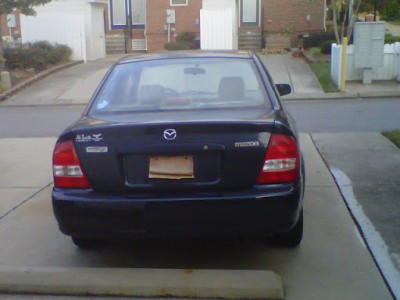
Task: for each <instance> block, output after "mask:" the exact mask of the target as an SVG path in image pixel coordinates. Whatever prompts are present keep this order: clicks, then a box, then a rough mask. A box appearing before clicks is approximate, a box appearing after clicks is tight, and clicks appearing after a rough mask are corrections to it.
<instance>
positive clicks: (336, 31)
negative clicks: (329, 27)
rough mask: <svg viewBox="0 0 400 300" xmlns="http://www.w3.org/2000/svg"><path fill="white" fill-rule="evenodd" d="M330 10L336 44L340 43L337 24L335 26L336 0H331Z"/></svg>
mask: <svg viewBox="0 0 400 300" xmlns="http://www.w3.org/2000/svg"><path fill="white" fill-rule="evenodd" d="M332 12H333V29H334V32H335V38H336V43H337V44H338V45H340V44H341V41H340V38H339V31H338V26H337V12H336V1H335V0H333V1H332Z"/></svg>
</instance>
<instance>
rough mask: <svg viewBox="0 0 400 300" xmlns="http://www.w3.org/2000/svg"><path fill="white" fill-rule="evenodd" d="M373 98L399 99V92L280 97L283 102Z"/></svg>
mask: <svg viewBox="0 0 400 300" xmlns="http://www.w3.org/2000/svg"><path fill="white" fill-rule="evenodd" d="M374 98H400V92H375V93H351V94H350V93H340V92H338V93H325V94H298V95H296V94H294V95H291V96H287V97H282V98H281V99H282V100H283V101H299V100H346V99H374Z"/></svg>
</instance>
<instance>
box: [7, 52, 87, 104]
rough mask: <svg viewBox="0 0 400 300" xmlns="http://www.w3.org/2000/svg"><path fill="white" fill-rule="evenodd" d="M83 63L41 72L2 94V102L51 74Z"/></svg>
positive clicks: (63, 65)
mask: <svg viewBox="0 0 400 300" xmlns="http://www.w3.org/2000/svg"><path fill="white" fill-rule="evenodd" d="M81 63H83V60H79V61H73V62H69V63H66V64H62V65H59V66H55V67H52V68H50V69H47V70H44V71H42V72H39V73H38V74H36V75H35V76H33V77H31V78H29V79H27V80H26V81H24V82H21V83H19V84H17V85H16V86H14V87H12V88H11V89H8V90H6V91H5V92H4V93H2V94H0V101H4V100H6V99H7V98H9V97H10V96H12V95H14V94H16V93H17V92H19V91H20V90H22V89H24V88H26V87H28V86H29V85H31V84H33V83H35V82H36V81H39V80H41V79H43V78H44V77H47V76H48V75H50V74H53V73H56V72H58V71H61V70H63V69H67V68H70V67H73V66H75V65H78V64H81Z"/></svg>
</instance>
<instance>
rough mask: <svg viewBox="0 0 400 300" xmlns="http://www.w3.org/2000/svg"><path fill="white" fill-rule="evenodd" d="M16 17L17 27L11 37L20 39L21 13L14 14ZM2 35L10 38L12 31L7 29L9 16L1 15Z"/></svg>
mask: <svg viewBox="0 0 400 300" xmlns="http://www.w3.org/2000/svg"><path fill="white" fill-rule="evenodd" d="M13 14H15V16H16V22H17V27H16V28H12V29H11V35H12V36H13V38H14V39H18V38H20V37H21V25H20V18H19V16H20V13H19V11H16V12H14V13H13ZM0 23H1V33H2V36H9V35H10V30H9V28H8V27H7V15H1V20H0Z"/></svg>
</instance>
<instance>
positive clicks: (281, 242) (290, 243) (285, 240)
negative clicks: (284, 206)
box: [273, 209, 303, 247]
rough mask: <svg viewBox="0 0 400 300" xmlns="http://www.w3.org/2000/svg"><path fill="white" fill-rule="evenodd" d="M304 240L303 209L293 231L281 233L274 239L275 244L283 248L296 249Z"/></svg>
mask: <svg viewBox="0 0 400 300" xmlns="http://www.w3.org/2000/svg"><path fill="white" fill-rule="evenodd" d="M302 238H303V209H302V210H301V212H300V216H299V219H298V220H297V223H296V225H294V227H293V228H292V229H290V230H289V231H286V232H282V233H279V234H277V235H275V236H274V237H273V242H274V244H276V245H278V246H283V247H296V246H298V245H299V244H300V242H301V240H302Z"/></svg>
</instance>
